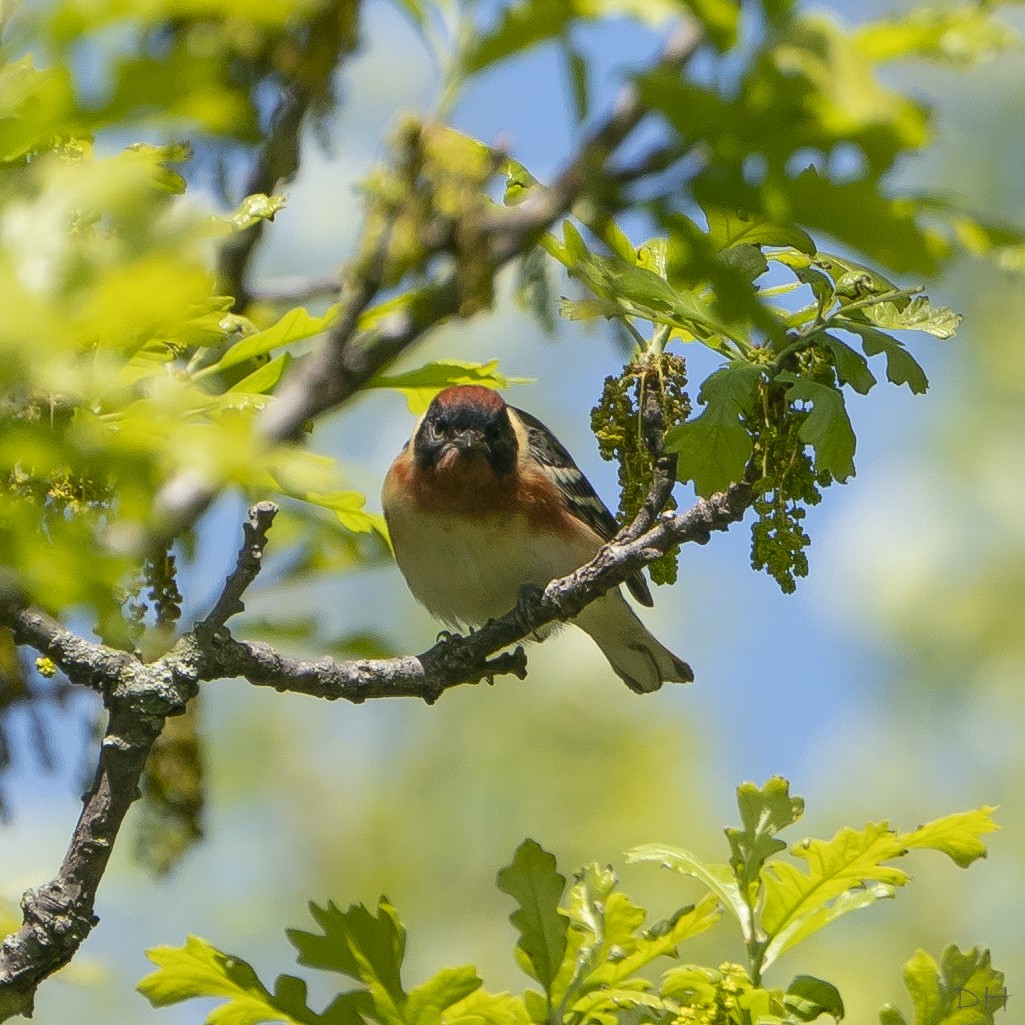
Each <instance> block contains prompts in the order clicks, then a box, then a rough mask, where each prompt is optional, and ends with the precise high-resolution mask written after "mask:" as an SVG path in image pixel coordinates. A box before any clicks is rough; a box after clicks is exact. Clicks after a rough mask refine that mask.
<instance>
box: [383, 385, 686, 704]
mask: <svg viewBox="0 0 1025 1025" xmlns="http://www.w3.org/2000/svg"><path fill="white" fill-rule="evenodd" d="M381 504H382V507H383V511H384V517H385V521H386V523H387V525H388V532H389V535H390V537H391V542H392V548H393V550H394V552H395V560H396V562H397V563H398V567H399V569H400V570H401V572H402V575H403V577H405V580H406V583H407V585H408V586H409V589H410V591H411V592H412V594H413V597H414V598H416V600H417V601H418V602H420V604H421V605H423V606H424V607H425V608H426V609H427V610H428V611H429V612H430V613H432V614H433V615H434V616H436V617H437V618H438V619H440V620H442V621H443V622H445V623H446V624H447V625H450V626H453V627H455V628H459V627H464V626H469V627H471V628H472V627H474V626H479V625H481V624H483V623H485V622H487V621H488V620H489V619H494V618H497V617H498V616H501V615H503V614H504V613H506V612H508V611H509V610H510V609H512V608H513V607H514V606H515V605H516V604H517V602H518V600H519V598H520V594H521V591H522V588H523V587H524V586H528V587H535V588H543V587H545V586H546V585H547V584H548V583H549V582H550V581H552V580H554V579H556V578H558V577H562V576H565V575H566V574H568V573H571V572H573V571H574V570H575V569H577V568H579V567H580V566H582V565H583V564H584V563H586V562H589V561H590V560H591V559H592V558H593V557H594V555H595V554H596V553H597V552H598V549H599V548H601V546H602V545H603V544H605V542H607V541H610V540H611V539H612V538H613V537H614V535H615V534H616V532H617V531H618V530H619V524H618V523H617V522H616V518H615V517H614V516H613V515H612V513H611V512H609V510H608V508H607V507H606V505H605V503H604V502H602V500H601V499H600V498H599V497H598V495H597V493H596V492H595V490H594V488H593V487H592V486H591V484H590V482H589V481H588V480H587V478H586V477H585V476H584V474H583V473H582V472H581V470H580V468H579V467H578V466H577V464H576V463H575V462H574V461H573V457H572V456H571V455H570V454H569V452H568V451H567V450H566V448H565V447H564V446H563V445H562V444H561V443H560V442H559V440H558V439H557V438H556V437H555V435H554V434H552V432H551V431H550V430H549V429H548V428H547V427H546V426H545V425H544V424H543V423H542V422H541V421H540V420H538V419H537V418H536V417H534V416H532V415H531V414H530V413H527V412H525V411H524V410H522V409H518V408H516V407H515V406H510V405H509V404H508V403H506V401H505V400H504V399H503V398H502V396H501V395H500V394H499V393H498V392H497V391H496V390H494V389H492V388H487V387H484V386H482V385H472V384H471V385H452V386H450V387H447V388H445V389H443V390H442V391H440V392H439V393H438V394H437V395H436V396H435V397H434V399H433V400H432V401H431V403H430V405H429V407H428V408H427V411H426V412H425V413H424V415H423V416H422V417H421V418H420V419H419V420H418V421H417V423H416V426H415V427H414V428H413V433H412V436H411V437H410V439H409V440H408V441H407V442H406V443H405V445H403V447H402V450H401V451H400V452H399V454H398V456H397V457H396V459H395V461H394V462H393V463H392V464H391V467H390V468H389V470H388V473H387V474H386V476H385V479H384V486H383V489H382V494H381ZM626 585H627V587H628V588H629V590H630V592H631V594H633V596H634V597H635V598H636V599H637V600H638V601H639V602H640V603H641V604H642V605H647V606H650V605H652V604H653V602H652V598H651V592H650V590H649V589H648V585H647V583H646V581H645V580H644V578H643V576H641V574H640V573H637V574H635V575H634V576H632V577H630V578H629V579H628V580H627V581H626ZM572 622H573V623H574V625H576V626H578V627H580V629H582V630H584V631H585V632H586V633H587V634H589V635H590V636H591V637H592V638H593V640H594V641H595V643H596V644H597V645H598V647H599V648H600V649H601V651H602V653H603V654H604V655H605V657H606V658H607V659H608V661H609V664H610V665H611V667H612V669H613V671H614V672H615V673H616V674H617V675H618V676H619V678H620V679H621V680H622V681H623V682H624V683H625V684H626V685H627V686H628V687H629V688H630V689H631V690H633V691H636V692H638V693H650V692H651V691H656V690H658V689H659V688H660V687H661V686H662V684H663V683H665V682H667V681H677V682H680V683H689V682H690V681H692V680H693V679H694V674H693V672H692V671H691V668H690V666H689V665H687V663H686V662H684V661H683V660H682V659H679V658H677V657H676V655H674V654H673V653H672V652H671V651H669V649H668V648H666V647H665V646H664V645H663V644H661V643H660V642H659V641H658V640H656V639H655V637H654V636H652V634H651V633H650V632H649V631H648V629H647V627H645V626H644V624H643V623H642V622H641V621H640V619H639V618H638V617H637V615H636V613H635V612H634V611H633V609H632V608H631V607H630V605H629V604H628V603H627V601H626V599H625V598H624V597H623V594H622V592H621V590H620V588H619V587H614V588H612V589H611V590H609V591H607V592H606V593H605V594H604V595H603V596H602V597H600V598H598V599H597V600H595V601H594V602H592V603H591V604H589V605H588V606H586V607H585V608H584V609H583V610H582V611H581V612H580V613H579V614H578V615H577V616H576V617H575V618H574V619H573V620H572Z"/></svg>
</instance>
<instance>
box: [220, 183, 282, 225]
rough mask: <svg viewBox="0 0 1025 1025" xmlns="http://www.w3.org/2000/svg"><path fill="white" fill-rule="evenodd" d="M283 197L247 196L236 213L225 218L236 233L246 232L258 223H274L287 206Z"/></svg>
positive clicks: (259, 193)
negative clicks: (277, 215) (275, 217)
mask: <svg viewBox="0 0 1025 1025" xmlns="http://www.w3.org/2000/svg"><path fill="white" fill-rule="evenodd" d="M285 202H286V197H285V196H283V195H273V196H265V195H264V194H263V193H262V192H257V193H254V194H253V195H251V196H246V198H245V199H243V200H242V202H241V203H240V204H239V206H238V208H237V209H236V210H235V212H234V213H232V214H229V215H228V217H226V218H225V220H227V222H228V223H229V224H230V225H231V226H232V227H233V228H235V230H236V231H244V230H245V229H246V228H249V227H252V226H253V225H254V224H256V223H257V222H258V221H273V220H274V215H275V214H276V213H277V212H278V211H279V210H282V209H283V208H284V206H285Z"/></svg>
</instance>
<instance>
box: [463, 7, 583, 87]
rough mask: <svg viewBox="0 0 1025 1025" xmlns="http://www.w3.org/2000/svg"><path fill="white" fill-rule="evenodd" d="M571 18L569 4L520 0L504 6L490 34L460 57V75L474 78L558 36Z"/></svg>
mask: <svg viewBox="0 0 1025 1025" xmlns="http://www.w3.org/2000/svg"><path fill="white" fill-rule="evenodd" d="M575 14H576V10H575V4H574V3H573V0H521V2H519V3H512V4H510V5H508V6H507V7H505V8H504V9H503V11H502V16H501V18H500V19H499V21H498V24H497V25H496V26H495V28H494V30H493V31H491V32H489V33H488V34H487V35H484V36H479V37H478V38H477V39H475V40H474V41H473V43H472V44H471V45H470V46H469V47H467V49H466V51H465V52H464V53H463V57H462V61H461V70H462V72H463V74H466V75H472V74H476V73H477V72H478V71H482V70H483V69H484V68H486V67H489V66H490V65H492V64H495V63H497V62H498V61H501V60H504V59H505V58H507V57H511V56H512V55H513V54H515V53H521V52H522V51H524V50H529V49H531V48H532V47H534V46H537V45H538V44H539V43H543V42H544V41H545V40H546V39H551V38H553V37H554V36H557V35H559V34H560V33H561V32H562V31H563V29H564V28H565V27H566V25H567V24H568V23H569V22H570V21H571V20H572V18H573V17H574V16H575Z"/></svg>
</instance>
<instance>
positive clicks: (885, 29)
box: [854, 5, 1021, 64]
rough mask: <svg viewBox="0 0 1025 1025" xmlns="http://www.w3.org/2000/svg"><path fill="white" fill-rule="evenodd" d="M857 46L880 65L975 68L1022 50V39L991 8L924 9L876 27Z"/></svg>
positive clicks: (859, 36) (860, 32)
mask: <svg viewBox="0 0 1025 1025" xmlns="http://www.w3.org/2000/svg"><path fill="white" fill-rule="evenodd" d="M854 42H855V45H856V46H857V47H858V49H859V50H860V51H861V53H862V54H864V55H865V56H866V57H867V58H868V59H869V60H871V61H875V62H877V63H879V62H882V61H888V60H896V59H899V58H902V57H926V58H930V59H932V60H940V61H949V62H951V63H956V64H969V63H971V62H972V61H976V60H979V59H980V58H982V57H988V56H991V55H992V54H994V53H999V52H1000V51H1002V50H1006V49H1009V48H1011V47H1016V46H1020V44H1021V35H1020V33H1018V32H1017V31H1016V30H1015V29H1013V28H1011V27H1010V26H1009V25H1006V24H1003V23H1002V22H1000V21H997V20H996V19H995V18H993V16H992V11H991V10H990V8H989V7H988V5H980V6H978V7H976V6H975V5H966V6H959V7H952V8H949V9H938V8H931V7H922V8H917V9H915V10H912V11H910V12H909V13H907V14H904V15H902V16H900V17H898V18H890V19H887V20H885V21H873V22H869V23H868V24H867V25H862V26H861V27H860V28H858V29H857V31H856V32H855V33H854Z"/></svg>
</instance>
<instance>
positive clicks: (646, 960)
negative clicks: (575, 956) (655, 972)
mask: <svg viewBox="0 0 1025 1025" xmlns="http://www.w3.org/2000/svg"><path fill="white" fill-rule="evenodd" d="M722 911H723V907H722V904H721V903H720V901H719V897H718V895H717V894H715V893H709V894H706V895H705V896H704V897H703V898H702V899H701V900H700V901H698V903H697V904H690V905H687V906H686V907H683V908H680V910H679V911H677V912H676V914H674V915H673V916H672V918H670V919H668V920H667V921H664V922H658V923H656V924H655V925H653V926H652V927H651V928H650V929H646V930H644V931H643V932H641V933H640V934H638V935H635V936H632V937H630V938H629V939H625V940H624V942H622V943H620V944H616V945H614V946H612V947H610V948H609V951H608V957H607V958H606V960H605V962H604V964H602V965H600V966H599V967H598V968H597V969H595V970H594V971H593V972H591V973H590V975H589V976H588V977H587V980H586V982H587V985H588V986H589V987H590V986H596V985H600V986H615V985H617V984H619V983H621V982H623V980H625V979H629V978H630V977H631V976H633V975H634V974H635V973H636V972H638V971H640V970H641V969H642V968H643V967H644V966H645V965H648V964H650V963H651V962H652V961H654V960H655V959H656V958H658V957H676V948H677V946H678V945H679V944H680V943H682V942H683V941H684V940H687V939H690V937H691V936H697V935H698V933H702V932H704V931H705V930H706V929H710V928H711V927H712V926H713V925H715V923H716V922H718V921H719V919H720V918H722Z"/></svg>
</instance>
